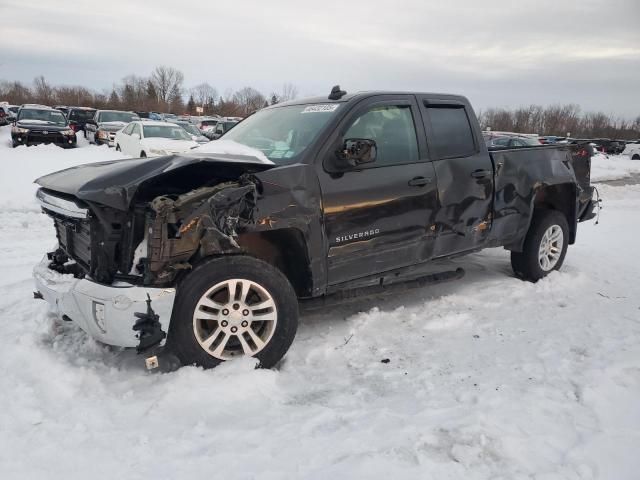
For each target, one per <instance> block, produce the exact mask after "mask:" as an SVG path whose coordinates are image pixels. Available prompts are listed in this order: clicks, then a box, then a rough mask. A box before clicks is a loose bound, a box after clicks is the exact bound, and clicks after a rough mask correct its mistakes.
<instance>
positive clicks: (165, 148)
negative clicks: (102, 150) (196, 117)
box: [115, 121, 198, 157]
mask: <svg viewBox="0 0 640 480" xmlns="http://www.w3.org/2000/svg"><path fill="white" fill-rule="evenodd" d="M115 144H116V149H117V150H119V151H121V152H122V153H124V154H126V155H131V156H132V157H157V156H160V155H175V154H177V153H184V152H186V151H189V150H190V149H192V148H193V147H197V146H198V143H197V142H194V141H193V140H192V139H191V135H190V134H188V133H187V132H186V131H185V130H184V128H182V127H181V126H179V125H176V124H175V123H169V122H155V121H146V122H142V121H136V122H131V123H130V124H129V125H127V126H126V127H125V128H123V129H122V130H120V131H119V132H117V133H116V136H115Z"/></svg>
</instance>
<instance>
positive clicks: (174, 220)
mask: <svg viewBox="0 0 640 480" xmlns="http://www.w3.org/2000/svg"><path fill="white" fill-rule="evenodd" d="M255 202H256V185H255V183H254V182H252V181H251V180H250V178H248V177H241V178H240V179H239V180H238V181H237V182H225V183H220V184H218V185H215V186H213V187H203V188H199V189H196V190H193V191H191V192H188V193H185V194H183V195H180V196H179V197H177V198H175V199H174V198H171V197H167V196H160V197H156V198H155V199H154V200H153V201H152V202H151V210H152V212H153V213H151V214H150V218H149V220H148V228H150V232H149V233H150V235H149V245H148V247H149V250H148V251H149V257H148V268H147V269H146V273H147V275H148V276H149V277H150V278H149V279H148V280H152V281H154V283H164V282H169V281H171V280H173V279H174V277H175V275H176V273H177V272H178V271H179V270H181V269H185V268H190V267H191V264H190V261H191V259H192V258H193V257H194V256H195V255H196V254H197V253H199V254H200V255H201V256H203V257H206V256H208V255H212V254H223V253H232V252H237V251H239V250H240V246H239V245H238V243H237V241H236V237H237V236H238V232H237V229H238V228H239V227H242V226H245V225H247V224H250V223H253V222H254V218H253V214H254V207H255Z"/></svg>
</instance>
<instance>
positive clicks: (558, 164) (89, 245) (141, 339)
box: [34, 88, 595, 367]
mask: <svg viewBox="0 0 640 480" xmlns="http://www.w3.org/2000/svg"><path fill="white" fill-rule="evenodd" d="M589 152H590V150H588V149H586V148H583V147H582V146H580V145H566V144H565V145H556V146H544V145H540V146H524V147H519V148H502V149H496V150H493V151H489V150H488V149H487V146H486V145H485V142H484V140H483V136H482V132H481V130H480V127H479V125H478V122H477V119H476V117H475V114H474V111H473V109H472V107H471V105H470V104H469V102H468V100H467V99H466V98H464V97H461V96H457V95H444V94H428V93H412V92H408V93H396V92H366V93H357V94H351V95H349V94H345V92H343V91H341V90H340V89H339V88H334V89H333V90H332V92H331V94H330V95H329V97H322V98H313V99H306V100H296V101H292V102H287V103H282V104H277V105H274V106H271V107H268V108H264V109H262V110H260V111H258V112H257V113H255V114H253V115H252V116H250V117H248V118H247V119H245V120H244V121H243V122H241V123H240V124H238V125H237V126H236V127H235V128H233V129H232V130H230V131H229V132H228V133H226V134H225V135H224V136H223V137H222V138H221V139H220V140H216V141H214V142H210V143H209V144H206V145H203V146H201V147H198V148H196V149H194V150H192V151H191V152H190V153H188V154H180V155H171V156H164V157H158V158H149V159H141V160H133V161H132V160H122V161H111V162H104V163H94V164H90V165H85V166H79V167H74V168H71V169H67V170H63V171H61V172H57V173H53V174H50V175H46V176H44V177H41V178H39V179H38V180H37V183H38V184H39V185H40V186H41V188H40V190H39V191H38V198H39V200H40V202H41V205H42V208H43V210H44V212H45V213H46V214H48V215H49V216H51V218H52V219H53V223H54V225H55V229H56V235H57V239H58V245H57V247H56V248H55V249H54V250H52V251H51V252H49V253H48V254H47V255H46V256H45V257H44V259H43V261H42V262H41V263H40V264H39V265H37V266H36V267H35V269H34V276H35V281H36V286H37V292H36V296H38V297H40V298H44V299H46V300H47V301H48V302H49V303H50V304H51V305H52V306H53V308H54V309H55V310H56V311H57V313H58V314H59V315H60V316H61V317H62V318H65V319H67V320H72V321H74V322H76V323H77V324H78V325H80V326H81V327H82V328H83V329H84V330H85V331H87V332H88V333H89V334H90V335H92V336H93V337H95V338H96V339H98V340H99V341H101V342H104V343H108V344H112V345H118V346H123V347H138V349H139V350H146V349H149V350H148V351H149V352H152V353H153V354H155V353H156V352H158V351H159V350H158V348H159V346H163V350H162V351H163V352H164V353H165V354H166V353H170V354H171V355H173V356H175V357H176V358H177V359H178V360H179V362H180V363H181V364H197V365H202V366H204V367H213V366H215V365H217V364H219V363H220V362H222V361H225V360H230V359H233V358H235V357H239V356H243V355H247V356H252V357H256V358H257V359H258V360H259V362H260V363H261V364H262V365H263V366H265V367H271V366H273V365H275V364H276V363H277V362H278V361H279V360H280V359H281V358H282V357H283V356H284V355H285V353H286V351H287V350H288V348H289V346H290V344H291V342H292V341H293V339H294V336H295V333H296V328H297V324H298V300H299V299H302V300H304V301H309V300H310V299H318V298H322V299H328V300H329V301H330V300H331V299H332V298H338V297H345V296H348V295H350V294H353V292H356V294H359V293H361V292H367V291H369V289H373V290H376V291H377V290H380V289H385V288H389V287H392V286H393V284H395V283H397V282H405V281H418V282H420V281H423V282H424V283H428V282H435V281H440V280H443V279H451V278H458V277H459V276H460V275H461V274H462V272H461V271H460V270H459V269H458V270H452V269H450V268H449V269H448V267H446V262H443V260H446V259H449V258H452V257H458V256H461V255H464V254H467V253H470V252H477V251H478V250H481V249H483V248H488V247H504V248H506V249H507V250H510V251H511V264H512V266H513V270H514V272H515V275H516V276H518V277H520V278H522V279H525V280H530V281H537V280H539V279H541V278H542V277H544V276H545V275H547V274H549V273H550V272H552V271H553V270H557V269H559V268H560V267H561V265H562V263H563V261H564V258H565V255H566V253H567V247H568V246H569V245H571V244H573V243H574V242H575V241H576V236H577V231H578V223H579V222H581V221H584V220H587V219H590V218H592V217H593V216H594V207H595V202H594V201H593V200H592V193H593V188H592V187H591V185H590V178H589V175H590V173H589V172H590V153H589ZM350 292H351V293H350ZM399 328H400V327H399ZM165 337H166V338H165Z"/></svg>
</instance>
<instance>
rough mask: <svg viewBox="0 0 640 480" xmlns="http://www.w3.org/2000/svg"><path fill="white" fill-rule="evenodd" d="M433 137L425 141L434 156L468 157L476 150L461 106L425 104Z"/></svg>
mask: <svg viewBox="0 0 640 480" xmlns="http://www.w3.org/2000/svg"><path fill="white" fill-rule="evenodd" d="M426 107H427V112H428V114H429V120H430V122H431V130H432V132H433V137H432V138H428V139H427V141H428V143H429V145H430V147H431V149H432V150H434V153H435V154H436V157H438V158H457V157H469V156H471V155H474V154H475V153H476V151H477V149H476V145H475V142H474V140H473V132H472V131H471V124H470V123H469V118H468V117H467V112H466V111H465V109H464V107H463V106H461V105H460V106H458V105H446V106H443V105H426Z"/></svg>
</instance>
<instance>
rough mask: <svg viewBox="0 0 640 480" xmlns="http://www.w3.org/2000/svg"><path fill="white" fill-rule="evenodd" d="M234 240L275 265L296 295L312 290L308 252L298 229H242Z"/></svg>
mask: <svg viewBox="0 0 640 480" xmlns="http://www.w3.org/2000/svg"><path fill="white" fill-rule="evenodd" d="M238 244H239V245H240V247H241V248H242V249H243V251H244V252H245V253H247V254H248V255H251V256H253V257H256V258H259V259H260V260H264V261H265V262H267V263H270V264H271V265H273V266H275V267H276V268H278V269H279V270H280V271H281V272H282V273H284V275H285V276H286V277H287V279H288V280H289V282H290V283H291V285H292V286H293V289H294V290H295V292H296V294H297V295H298V296H299V297H308V296H310V295H311V291H312V278H311V268H310V265H309V255H308V253H307V247H306V243H305V241H304V237H303V235H302V232H300V231H299V230H296V229H293V228H286V229H280V230H270V231H265V232H251V233H242V234H240V235H238Z"/></svg>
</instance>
